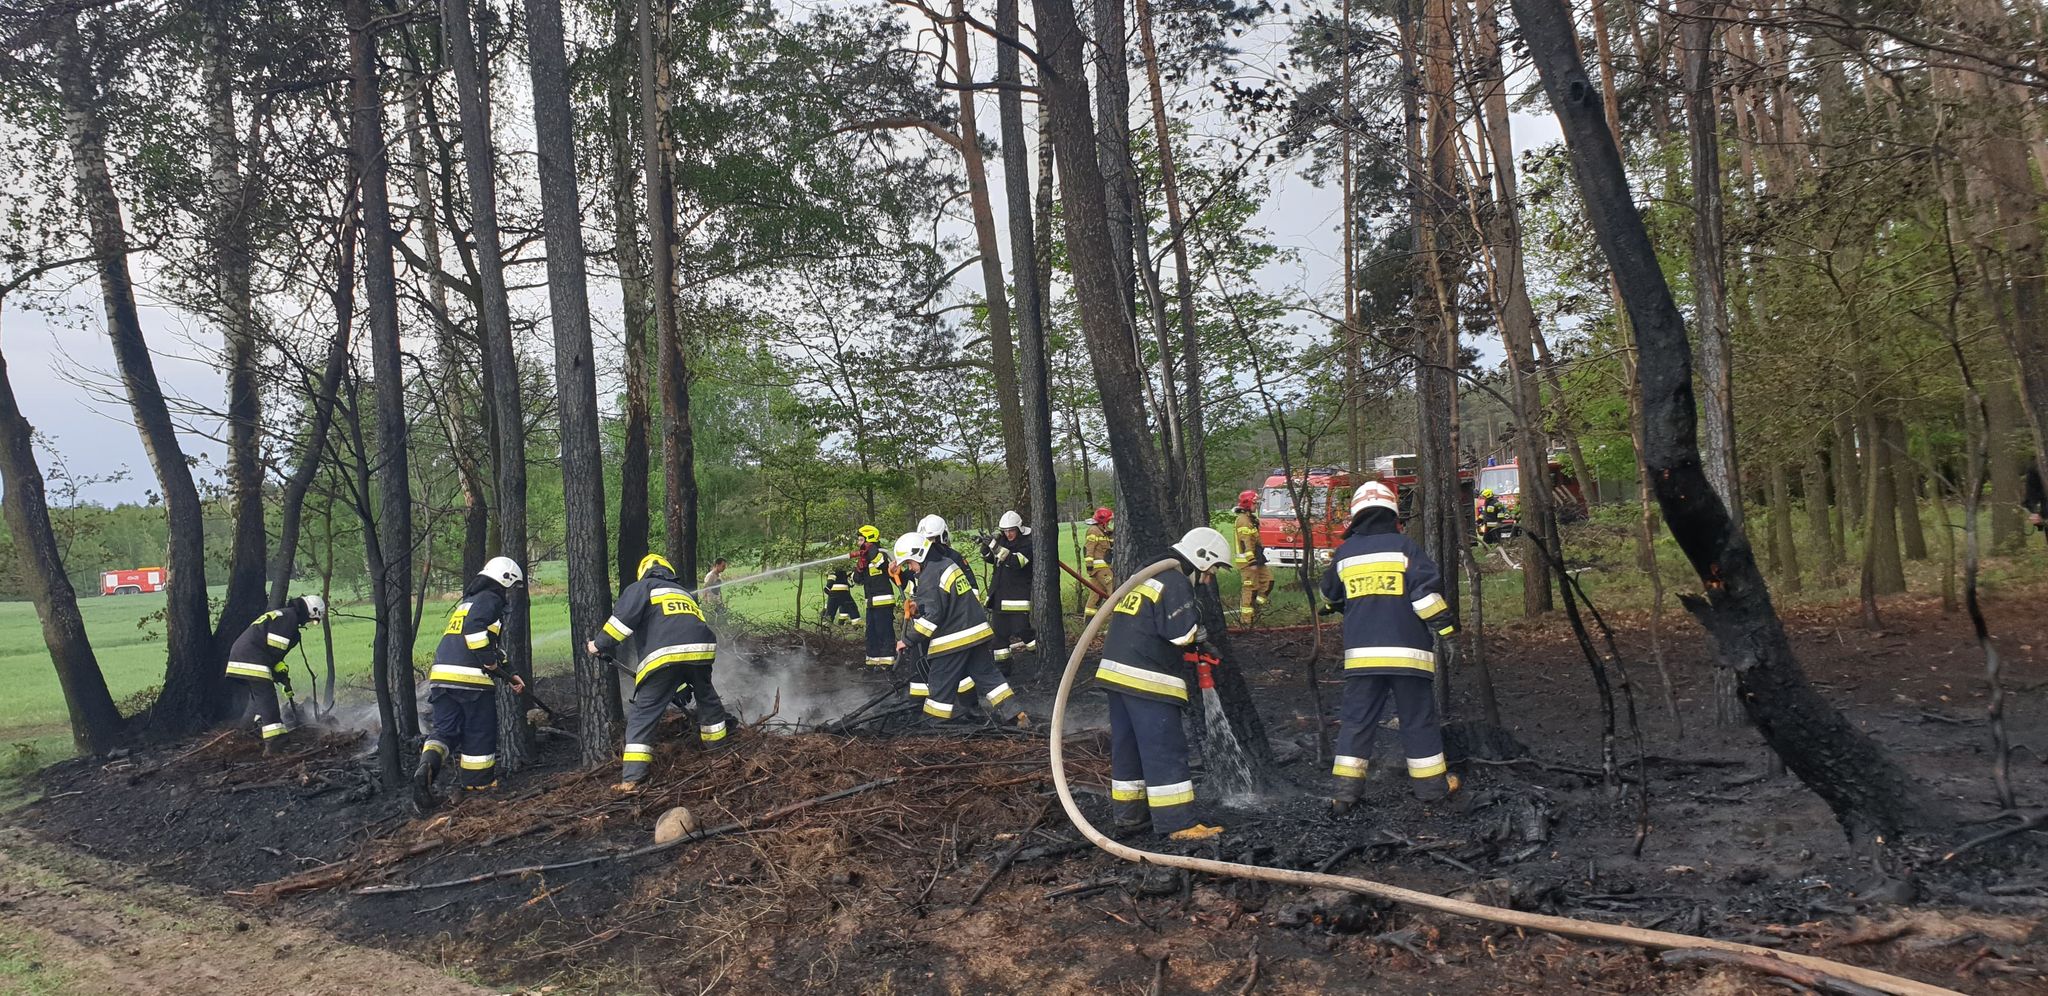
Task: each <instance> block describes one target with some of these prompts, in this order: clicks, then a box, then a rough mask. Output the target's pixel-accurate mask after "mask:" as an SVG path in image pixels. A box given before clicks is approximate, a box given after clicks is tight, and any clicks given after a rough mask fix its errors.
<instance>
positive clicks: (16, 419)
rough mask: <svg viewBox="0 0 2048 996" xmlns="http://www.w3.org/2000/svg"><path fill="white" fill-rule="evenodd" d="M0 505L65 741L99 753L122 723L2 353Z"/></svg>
mask: <svg viewBox="0 0 2048 996" xmlns="http://www.w3.org/2000/svg"><path fill="white" fill-rule="evenodd" d="M0 511H4V512H5V513H6V516H7V530H8V533H9V534H10V535H11V536H13V538H14V549H15V551H16V555H17V557H18V558H19V559H20V561H21V567H22V570H21V579H22V582H23V583H24V585H25V587H26V588H27V589H28V597H29V600H30V601H33V602H35V603H36V618H38V619H40V620H41V621H42V625H43V644H44V646H47V647H49V648H50V663H51V664H53V665H55V666H56V668H57V685H58V687H60V688H62V689H63V690H64V707H65V709H66V710H67V711H69V712H70V714H71V743H72V745H73V746H74V747H75V748H77V750H78V753H80V754H86V755H92V756H97V755H101V754H105V753H106V752H108V751H110V750H113V749H114V748H115V747H118V746H120V745H121V734H122V727H123V722H122V720H121V713H120V710H118V709H116V708H114V698H113V696H112V695H109V694H108V693H107V679H106V678H105V677H104V676H103V675H101V674H100V662H99V658H98V657H96V656H94V655H93V652H92V642H91V640H89V639H88V638H87V637H86V633H85V617H84V616H82V615H80V614H79V612H78V593H77V592H76V591H73V590H72V588H71V578H70V577H69V576H68V575H66V574H65V573H64V557H63V554H62V552H61V550H60V548H59V547H58V545H57V533H56V530H54V529H52V528H51V527H50V506H49V503H48V501H47V500H46V499H45V498H44V494H43V471H42V468H40V467H38V466H37V465H36V452H35V443H34V437H33V433H32V432H31V431H30V428H29V424H28V420H27V419H25V418H23V417H22V416H21V406H19V405H17V404H15V401H14V383H13V381H11V380H9V379H8V376H7V358H6V357H5V356H4V355H0Z"/></svg>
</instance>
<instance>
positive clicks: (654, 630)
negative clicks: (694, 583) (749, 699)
mask: <svg viewBox="0 0 2048 996" xmlns="http://www.w3.org/2000/svg"><path fill="white" fill-rule="evenodd" d="M629 639H630V640H632V641H633V646H634V649H635V650H636V651H637V653H636V654H635V656H636V658H637V659H636V661H635V662H634V665H633V697H632V699H631V700H629V701H628V702H627V703H626V746H625V749H624V750H623V751H622V752H621V754H620V760H621V761H623V762H624V765H625V770H624V771H623V772H622V773H621V775H620V777H619V783H618V784H617V785H615V786H613V788H615V789H617V790H618V791H620V792H624V793H627V794H634V793H638V792H639V791H640V789H641V788H642V787H643V785H644V783H645V781H646V779H647V768H648V766H649V765H650V764H652V763H653V762H654V734H655V729H656V727H657V726H659V725H660V723H661V715H662V713H663V712H664V711H666V710H667V709H668V704H669V699H671V698H673V697H674V696H675V694H676V690H677V689H678V688H681V687H682V686H684V685H688V686H689V689H690V695H691V697H693V698H695V699H696V701H697V738H698V739H699V740H702V741H703V742H704V744H705V745H706V746H710V745H712V744H716V743H719V742H720V741H722V740H724V739H725V737H726V732H727V731H726V715H725V706H724V704H723V703H721V702H720V701H719V699H718V691H717V689H715V688H713V687H712V686H711V664H712V661H713V660H715V659H716V658H717V657H718V635H717V634H715V633H713V632H712V631H711V626H710V624H709V623H707V622H705V621H704V610H703V608H702V607H700V606H699V605H698V604H697V600H696V599H695V598H693V597H691V595H690V593H689V592H687V591H685V590H683V584H682V582H681V581H678V580H676V571H675V567H674V566H673V565H671V564H670V563H669V562H668V558H666V557H663V556H661V555H660V554H657V553H650V554H648V555H647V556H645V557H642V558H640V576H639V579H638V580H636V581H634V582H633V583H632V584H629V585H627V586H626V590H625V591H622V592H620V593H619V601H618V604H616V605H614V606H612V615H611V618H610V619H607V620H605V622H604V631H603V632H601V633H599V634H597V635H596V636H594V637H592V638H591V639H590V642H589V643H588V644H587V645H586V649H588V650H589V651H590V653H591V655H592V656H596V657H609V656H611V655H612V652H613V651H615V650H617V649H618V648H619V646H620V645H621V644H623V643H625V642H626V641H627V640H629Z"/></svg>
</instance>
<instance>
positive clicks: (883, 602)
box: [868, 593, 896, 608]
mask: <svg viewBox="0 0 2048 996" xmlns="http://www.w3.org/2000/svg"><path fill="white" fill-rule="evenodd" d="M868 604H869V605H872V606H874V607H875V608H882V607H883V606H888V605H895V604H896V596H895V594H894V593H891V594H887V595H869V596H868Z"/></svg>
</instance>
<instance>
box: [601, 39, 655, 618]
mask: <svg viewBox="0 0 2048 996" xmlns="http://www.w3.org/2000/svg"><path fill="white" fill-rule="evenodd" d="M635 20H636V18H635V14H634V8H632V7H630V6H627V5H626V4H624V3H620V4H619V5H618V10H617V12H616V14H615V20H614V21H613V23H612V39H613V56H614V58H616V59H617V60H618V66H619V75H618V78H616V79H614V80H613V81H612V85H611V92H610V101H609V104H610V112H611V119H610V120H609V121H608V122H607V125H608V127H609V130H610V132H611V134H610V138H611V157H612V159H611V171H612V176H611V179H612V236H613V248H612V261H613V263H614V264H615V265H617V266H618V268H619V296H620V302H619V307H620V314H621V315H622V316H623V318H624V322H625V352H626V359H625V368H626V369H625V374H626V426H625V430H626V431H625V446H624V448H623V449H622V450H621V451H620V453H619V536H618V560H617V568H618V578H619V586H620V587H624V586H626V585H628V584H631V583H632V582H633V581H634V573H635V569H636V568H638V567H639V566H640V558H641V557H644V556H646V555H647V553H648V551H650V550H652V549H653V547H652V546H651V545H649V543H648V532H649V529H648V506H647V471H648V460H647V427H648V424H649V422H650V420H651V415H650V413H651V411H652V408H651V407H650V405H649V403H648V397H647V325H648V320H649V317H650V315H649V301H648V299H647V285H648V279H647V263H646V260H645V257H643V256H641V254H640V207H639V205H637V204H635V203H634V199H633V194H634V192H635V190H634V182H633V181H634V177H633V174H634V172H635V171H636V170H637V169H638V168H639V167H637V166H635V165H634V162H633V152H634V149H633V124H634V111H635V110H636V108H637V104H636V103H635V99H634V98H635V96H636V94H637V91H638V87H639V81H640V59H639V52H640V47H639V38H638V36H637V34H636V33H635V32H636V28H635Z"/></svg>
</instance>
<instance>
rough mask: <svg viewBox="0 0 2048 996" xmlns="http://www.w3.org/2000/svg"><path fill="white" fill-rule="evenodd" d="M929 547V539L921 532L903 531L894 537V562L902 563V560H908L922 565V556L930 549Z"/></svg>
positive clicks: (930, 545) (930, 543) (930, 544)
mask: <svg viewBox="0 0 2048 996" xmlns="http://www.w3.org/2000/svg"><path fill="white" fill-rule="evenodd" d="M931 547H932V542H931V540H929V539H926V538H925V537H924V535H923V534H921V533H904V534H903V535H901V536H898V537H896V549H895V551H894V552H895V554H896V562H897V563H903V562H904V561H909V562H912V563H915V564H918V565H923V564H924V556H925V554H926V553H928V552H930V551H931Z"/></svg>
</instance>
